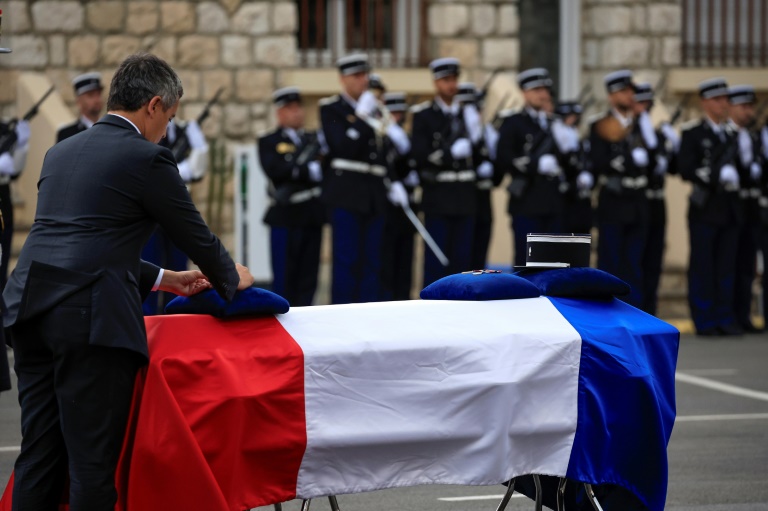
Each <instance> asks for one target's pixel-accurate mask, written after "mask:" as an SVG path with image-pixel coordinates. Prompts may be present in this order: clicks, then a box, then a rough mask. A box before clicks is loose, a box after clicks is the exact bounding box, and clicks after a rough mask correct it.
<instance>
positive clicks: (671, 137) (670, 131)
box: [661, 122, 680, 153]
mask: <svg viewBox="0 0 768 511" xmlns="http://www.w3.org/2000/svg"><path fill="white" fill-rule="evenodd" d="M661 132H662V133H663V134H664V137H665V138H666V139H667V140H668V141H669V142H670V145H671V146H672V151H674V152H675V153H676V152H677V150H678V149H679V148H680V135H678V134H677V131H675V128H673V127H672V126H671V125H670V124H669V123H668V122H665V123H664V124H662V125H661Z"/></svg>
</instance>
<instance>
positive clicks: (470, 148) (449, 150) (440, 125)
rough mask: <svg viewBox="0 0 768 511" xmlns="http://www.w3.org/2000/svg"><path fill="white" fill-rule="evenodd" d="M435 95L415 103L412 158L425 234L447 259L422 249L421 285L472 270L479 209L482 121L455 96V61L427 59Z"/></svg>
mask: <svg viewBox="0 0 768 511" xmlns="http://www.w3.org/2000/svg"><path fill="white" fill-rule="evenodd" d="M429 67H430V70H431V71H432V80H433V83H434V85H435V98H434V99H432V100H430V101H426V102H424V103H422V104H420V105H417V106H415V107H413V109H412V111H413V125H412V129H411V139H412V141H413V148H412V152H411V154H412V158H413V160H414V161H415V164H416V168H418V170H419V173H420V178H421V188H422V196H421V209H422V210H423V211H424V224H425V227H426V228H427V230H428V231H429V234H431V235H432V237H433V238H434V240H435V242H436V243H437V244H438V246H440V248H441V249H442V250H443V252H444V253H445V255H446V256H447V257H448V260H449V261H450V264H449V266H448V267H447V268H446V267H443V266H442V264H441V263H440V261H439V260H438V259H437V257H436V256H435V255H434V254H433V253H432V251H430V250H427V251H425V252H424V285H425V286H426V285H429V284H431V283H432V282H434V281H436V280H438V279H440V278H442V277H444V276H446V275H450V274H452V273H459V272H462V271H468V270H471V269H472V261H471V259H472V236H473V230H474V225H475V214H476V212H477V196H476V186H477V173H476V172H475V161H476V160H477V158H476V156H477V151H478V149H479V146H480V139H481V138H482V132H483V125H482V121H481V119H480V115H479V114H478V112H477V109H476V108H475V107H474V106H471V105H468V106H462V104H461V102H460V101H459V100H458V98H457V97H456V96H457V94H458V77H459V74H460V73H461V69H460V66H459V61H458V60H456V59H454V58H441V59H436V60H433V61H432V62H430V64H429Z"/></svg>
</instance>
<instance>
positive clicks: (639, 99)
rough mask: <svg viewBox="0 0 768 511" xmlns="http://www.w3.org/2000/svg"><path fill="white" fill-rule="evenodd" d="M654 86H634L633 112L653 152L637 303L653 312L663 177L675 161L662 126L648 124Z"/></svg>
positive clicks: (663, 218)
mask: <svg viewBox="0 0 768 511" xmlns="http://www.w3.org/2000/svg"><path fill="white" fill-rule="evenodd" d="M653 102H654V95H653V88H652V87H651V85H650V84H648V83H639V84H637V85H636V86H635V105H636V107H635V116H636V118H637V121H638V124H639V126H640V134H641V135H642V137H643V140H644V141H645V146H646V147H647V148H648V149H649V150H650V151H651V152H652V153H653V155H654V156H655V158H654V159H655V162H656V163H655V166H654V168H653V169H650V168H649V173H648V188H646V190H645V196H646V197H647V199H648V234H647V237H646V241H645V248H644V250H643V258H642V271H643V303H642V306H641V307H640V308H641V309H643V310H644V311H645V312H647V313H648V314H654V315H655V314H656V306H657V303H658V289H659V281H660V280H661V272H662V267H663V263H664V246H665V237H666V229H667V208H666V202H665V200H664V181H665V177H666V174H667V172H669V167H670V163H671V162H674V156H675V154H674V149H673V145H672V144H671V141H669V140H667V137H666V136H665V135H664V133H663V132H662V131H661V130H656V129H655V128H654V127H653V125H652V124H651V118H650V112H651V110H652V109H653Z"/></svg>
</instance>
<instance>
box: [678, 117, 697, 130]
mask: <svg viewBox="0 0 768 511" xmlns="http://www.w3.org/2000/svg"><path fill="white" fill-rule="evenodd" d="M699 124H701V119H691V120H690V121H687V122H684V123H683V124H682V125H680V131H681V132H683V131H687V130H689V129H692V128H695V127H696V126H698V125H699Z"/></svg>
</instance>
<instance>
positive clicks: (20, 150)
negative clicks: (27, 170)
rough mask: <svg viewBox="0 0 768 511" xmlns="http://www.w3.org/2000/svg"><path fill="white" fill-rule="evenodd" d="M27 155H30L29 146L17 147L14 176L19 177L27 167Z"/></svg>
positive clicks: (14, 152) (14, 153)
mask: <svg viewBox="0 0 768 511" xmlns="http://www.w3.org/2000/svg"><path fill="white" fill-rule="evenodd" d="M27 153H29V145H25V146H17V147H16V150H15V151H13V171H14V172H13V175H14V176H18V175H19V174H21V171H22V170H24V167H26V165H27Z"/></svg>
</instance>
